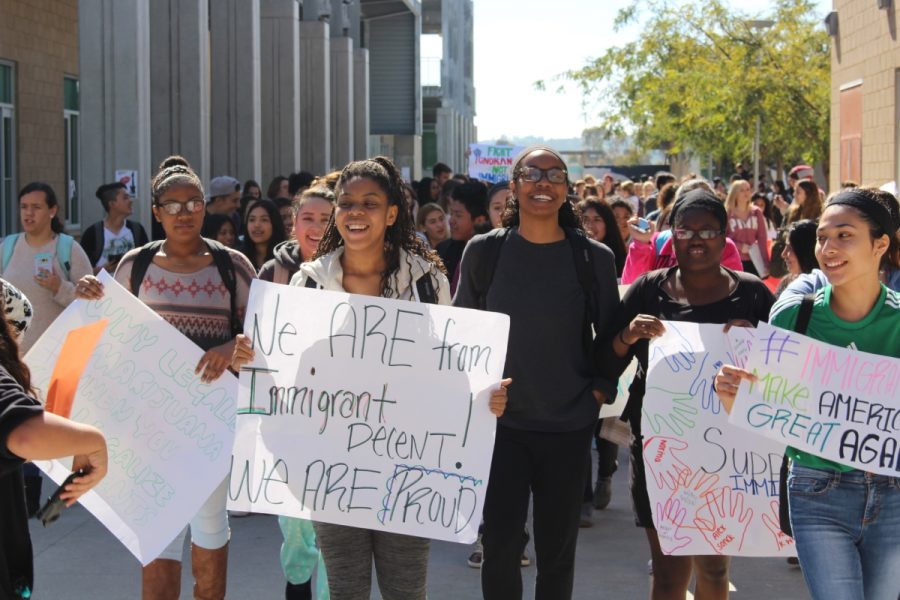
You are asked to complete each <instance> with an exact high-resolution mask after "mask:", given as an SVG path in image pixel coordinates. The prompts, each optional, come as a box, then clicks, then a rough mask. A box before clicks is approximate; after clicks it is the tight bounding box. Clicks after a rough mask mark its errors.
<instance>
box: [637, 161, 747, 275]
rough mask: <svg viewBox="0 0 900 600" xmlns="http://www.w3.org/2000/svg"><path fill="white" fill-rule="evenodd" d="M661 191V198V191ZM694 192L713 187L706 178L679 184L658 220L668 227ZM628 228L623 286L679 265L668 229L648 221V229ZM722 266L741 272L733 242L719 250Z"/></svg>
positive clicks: (738, 256)
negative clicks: (663, 220)
mask: <svg viewBox="0 0 900 600" xmlns="http://www.w3.org/2000/svg"><path fill="white" fill-rule="evenodd" d="M665 189H666V188H663V190H662V191H661V192H660V195H661V196H662V193H663V191H665ZM695 189H705V190H707V191H709V192H712V188H711V187H710V186H709V183H708V182H707V181H706V180H705V179H689V180H687V181H685V182H684V183H682V184H681V185H680V186H679V187H678V189H677V191H676V192H675V199H674V204H673V205H672V209H671V210H668V211H663V213H661V215H660V217H659V219H665V221H666V223H668V224H669V226H670V227H671V225H672V215H673V213H674V212H675V211H676V207H677V206H678V203H679V202H680V201H682V199H683V198H684V197H685V196H686V195H687V193H688V192H691V191H693V190H695ZM636 221H637V219H632V220H631V222H630V224H635V223H636ZM630 229H631V238H632V239H631V243H630V244H627V247H628V256H627V257H626V259H625V268H624V269H622V283H632V282H634V280H636V279H637V278H638V277H639V276H640V275H642V274H644V273H646V272H647V271H653V270H654V269H663V268H666V267H671V266H674V265H676V264H677V263H678V260H677V258H676V255H675V253H674V252H673V250H672V231H671V229H666V230H664V231H663V230H660V231H656V229H658V227H657V224H655V223H653V222H652V221H651V222H650V229H649V230H646V231H640V230H638V229H636V228H634V227H630ZM722 265H723V266H726V267H728V268H729V269H733V270H735V271H743V265H742V264H741V256H740V253H739V252H738V248H737V246H736V245H735V243H734V242H733V241H731V240H730V239H728V238H726V239H725V249H724V250H723V251H722Z"/></svg>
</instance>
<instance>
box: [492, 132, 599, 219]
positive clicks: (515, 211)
mask: <svg viewBox="0 0 900 600" xmlns="http://www.w3.org/2000/svg"><path fill="white" fill-rule="evenodd" d="M538 151H544V152H549V153H550V154H552V155H553V156H555V157H556V158H557V160H559V164H561V165H562V168H563V169H566V161H564V160H563V159H562V156H560V154H559V153H558V152H557V151H556V150H553V149H552V148H548V147H546V146H529V147H528V148H526V149H525V150H523V151H522V152H521V153H519V156H518V157H517V158H516V160H515V162H514V163H513V167H512V171H511V180H512V181H518V180H519V176H520V175H521V174H522V163H523V162H525V159H526V158H528V157H529V156H531V155H532V154H533V153H535V152H538ZM566 181H567V182H568V171H567V175H566ZM575 200H576V201H577V198H575ZM500 219H501V221H502V223H503V226H504V227H517V226H518V225H519V199H518V198H517V197H516V194H515V193H513V194H510V196H509V198H507V200H506V208H505V209H504V210H503V216H502V217H501V218H500ZM559 225H560V227H568V228H570V229H582V227H581V221H580V220H579V219H578V216H577V215H576V214H575V207H574V205H573V204H572V202H571V199H568V198H567V199H566V201H565V202H563V203H562V206H560V207H559Z"/></svg>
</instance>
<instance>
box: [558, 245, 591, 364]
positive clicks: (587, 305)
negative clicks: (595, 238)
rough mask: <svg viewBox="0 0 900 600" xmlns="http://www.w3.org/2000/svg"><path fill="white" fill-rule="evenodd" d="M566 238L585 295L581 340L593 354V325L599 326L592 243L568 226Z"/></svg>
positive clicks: (589, 352)
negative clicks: (597, 321)
mask: <svg viewBox="0 0 900 600" xmlns="http://www.w3.org/2000/svg"><path fill="white" fill-rule="evenodd" d="M565 231H566V238H567V239H568V240H569V245H570V246H571V247H572V259H573V260H574V261H575V274H576V275H577V276H578V284H579V285H580V286H581V291H582V293H583V295H584V325H583V327H582V334H581V342H582V346H583V347H584V348H585V351H586V352H587V353H588V355H590V354H591V352H592V349H593V344H594V333H593V331H592V325H593V326H597V323H596V317H597V315H594V300H595V291H596V288H597V279H596V277H594V264H593V260H592V257H591V254H592V253H591V243H590V241H588V239H587V236H585V235H584V234H583V233H581V232H580V231H578V230H576V229H570V228H568V227H567V228H566V229H565Z"/></svg>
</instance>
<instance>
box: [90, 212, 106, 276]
mask: <svg viewBox="0 0 900 600" xmlns="http://www.w3.org/2000/svg"><path fill="white" fill-rule="evenodd" d="M91 227H92V228H93V229H94V247H93V248H91V255H90V256H89V257H88V258H90V259H91V267H93V266H94V265H96V264H97V261H99V260H100V257H101V256H103V246H104V245H105V244H106V239H105V238H106V231H105V229H106V228H105V227H104V226H103V220H102V219H101V220H100V221H97V222H96V223H94V224H93V225H91Z"/></svg>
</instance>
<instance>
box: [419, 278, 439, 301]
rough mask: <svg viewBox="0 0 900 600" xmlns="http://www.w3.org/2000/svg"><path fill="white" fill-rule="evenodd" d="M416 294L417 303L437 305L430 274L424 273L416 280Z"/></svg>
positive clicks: (435, 292)
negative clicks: (417, 296) (417, 295)
mask: <svg viewBox="0 0 900 600" xmlns="http://www.w3.org/2000/svg"><path fill="white" fill-rule="evenodd" d="M416 292H418V294H419V302H424V303H425V304H437V303H438V298H437V291H436V290H435V289H434V284H433V283H432V282H431V275H430V274H428V273H425V275H423V276H422V277H419V278H418V279H417V280H416Z"/></svg>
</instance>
